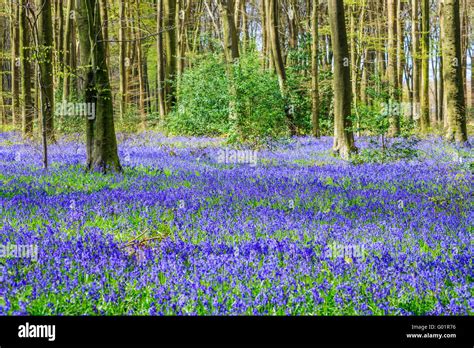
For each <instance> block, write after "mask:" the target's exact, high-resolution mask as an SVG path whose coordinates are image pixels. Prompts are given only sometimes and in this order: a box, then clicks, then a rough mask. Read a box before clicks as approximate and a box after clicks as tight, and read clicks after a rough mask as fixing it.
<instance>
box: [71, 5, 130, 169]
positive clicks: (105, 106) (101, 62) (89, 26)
mask: <svg viewBox="0 0 474 348" xmlns="http://www.w3.org/2000/svg"><path fill="white" fill-rule="evenodd" d="M78 5H79V6H78V8H77V11H78V26H79V27H80V28H81V30H80V31H79V39H80V47H81V61H83V62H88V64H87V72H86V76H85V78H86V88H85V101H86V102H87V103H93V104H94V105H95V118H94V119H90V118H88V119H87V131H86V136H87V169H88V170H95V171H100V172H102V173H107V172H110V171H121V170H122V168H121V166H120V161H119V157H118V151H117V139H116V135H115V126H114V117H113V104H112V93H111V89H110V82H109V74H108V68H107V57H106V56H105V47H104V43H103V39H102V29H101V24H102V23H101V18H100V11H99V0H79V3H78Z"/></svg>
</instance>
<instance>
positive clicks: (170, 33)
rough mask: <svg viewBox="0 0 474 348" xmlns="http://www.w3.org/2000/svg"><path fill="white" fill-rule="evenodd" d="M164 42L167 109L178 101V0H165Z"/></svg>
mask: <svg viewBox="0 0 474 348" xmlns="http://www.w3.org/2000/svg"><path fill="white" fill-rule="evenodd" d="M163 14H164V30H165V31H164V42H165V52H166V72H165V88H166V97H167V98H168V100H167V109H168V110H171V108H172V107H173V106H174V105H175V103H176V85H175V83H174V82H175V79H176V74H177V60H176V55H177V44H176V0H163Z"/></svg>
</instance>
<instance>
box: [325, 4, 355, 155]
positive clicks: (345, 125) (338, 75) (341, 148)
mask: <svg viewBox="0 0 474 348" xmlns="http://www.w3.org/2000/svg"><path fill="white" fill-rule="evenodd" d="M329 21H330V26H331V35H332V47H333V52H334V81H333V83H334V148H333V150H334V151H335V152H336V153H338V154H339V155H340V156H341V157H342V158H343V159H349V157H350V154H351V152H353V151H355V150H356V148H355V145H354V135H353V132H352V122H351V120H350V115H351V100H352V93H351V72H350V65H349V49H348V47H347V33H346V23H345V15H344V2H343V0H329Z"/></svg>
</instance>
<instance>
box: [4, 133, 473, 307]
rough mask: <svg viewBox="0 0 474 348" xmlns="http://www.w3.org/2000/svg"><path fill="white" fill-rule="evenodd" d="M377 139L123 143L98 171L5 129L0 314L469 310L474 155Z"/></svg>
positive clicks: (72, 152) (80, 158) (76, 146)
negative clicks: (112, 163)
mask: <svg viewBox="0 0 474 348" xmlns="http://www.w3.org/2000/svg"><path fill="white" fill-rule="evenodd" d="M371 140H373V139H370V138H360V139H357V144H358V146H359V148H360V151H361V153H365V154H366V155H365V159H364V158H362V157H361V160H359V161H358V162H357V164H354V163H347V162H344V161H342V160H340V159H337V158H336V157H334V156H333V155H332V154H331V150H330V149H331V145H332V139H331V138H328V137H324V138H322V139H320V140H314V139H312V138H295V139H293V140H291V141H287V142H285V143H279V144H275V146H274V147H273V148H271V149H267V150H261V151H252V150H249V149H240V150H234V149H231V148H227V147H226V146H225V145H224V144H223V143H222V142H221V141H220V140H218V139H210V138H166V137H164V136H162V135H160V134H157V133H144V134H141V135H134V136H129V137H124V136H123V135H120V136H119V143H120V145H119V148H120V149H119V151H120V157H121V161H122V165H123V168H124V171H123V173H121V174H111V175H101V174H98V173H85V172H84V163H85V147H84V144H83V143H81V142H80V141H79V140H77V139H73V138H63V139H61V140H60V141H59V142H58V144H56V145H53V146H51V147H50V160H51V165H50V169H49V171H48V172H47V173H46V172H44V171H43V170H42V169H41V151H40V147H39V146H38V145H35V144H25V143H24V142H23V140H22V139H21V138H20V137H19V136H18V135H16V134H13V133H0V212H1V215H0V216H1V219H0V246H3V248H2V249H0V252H3V255H1V254H0V314H3V315H5V314H33V315H55V314H71V315H82V314H85V315H94V314H105V315H121V314H125V315H127V314H133V315H135V314H137V315H138V314H145V315H148V314H151V315H155V314H157V315H158V314H183V315H186V314H206V315H207V314H218V315H220V314H277V315H278V314H315V315H353V314H361V315H379V314H393V315H409V314H416V315H451V314H462V315H466V314H471V315H472V314H474V300H473V298H474V296H473V290H472V289H473V287H472V281H473V278H472V273H471V272H472V260H473V256H474V255H473V248H472V233H473V221H474V211H473V209H472V203H473V197H474V189H473V185H472V182H473V172H472V159H473V154H472V153H470V152H468V151H467V150H463V149H459V148H456V147H455V146H453V145H448V144H446V143H444V142H442V141H441V140H440V139H437V138H431V139H428V140H422V141H420V142H417V143H416V144H411V145H410V146H405V147H404V145H403V144H404V143H405V144H406V143H407V142H409V140H401V141H400V144H398V145H397V146H398V150H396V151H395V150H394V152H391V154H390V153H389V154H388V155H387V156H385V157H382V158H381V159H380V161H383V162H384V163H382V162H380V163H377V161H378V160H379V158H378V157H377V156H379V155H380V153H379V152H377V151H375V150H373V151H372V150H371V149H372V147H373V145H372V144H371ZM371 151H372V152H371ZM400 154H402V155H401V156H400ZM392 155H393V156H392ZM390 156H392V157H390ZM397 156H398V157H397ZM20 249H21V250H20ZM15 253H16V254H15ZM1 256H3V257H1Z"/></svg>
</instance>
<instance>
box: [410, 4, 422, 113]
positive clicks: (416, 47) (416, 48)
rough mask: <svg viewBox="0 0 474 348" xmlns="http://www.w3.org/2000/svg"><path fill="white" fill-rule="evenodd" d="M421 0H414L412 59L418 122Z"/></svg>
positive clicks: (414, 100) (415, 108) (414, 97)
mask: <svg viewBox="0 0 474 348" xmlns="http://www.w3.org/2000/svg"><path fill="white" fill-rule="evenodd" d="M419 9H420V6H419V0H412V14H411V15H412V21H411V23H412V33H411V35H412V61H413V73H412V79H413V106H412V117H413V119H414V120H416V121H417V122H418V121H419V118H420V112H421V109H420V90H421V87H420V86H421V80H420V72H421V67H420V64H421V60H420V55H421V53H420V40H419V17H418V13H419Z"/></svg>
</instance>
